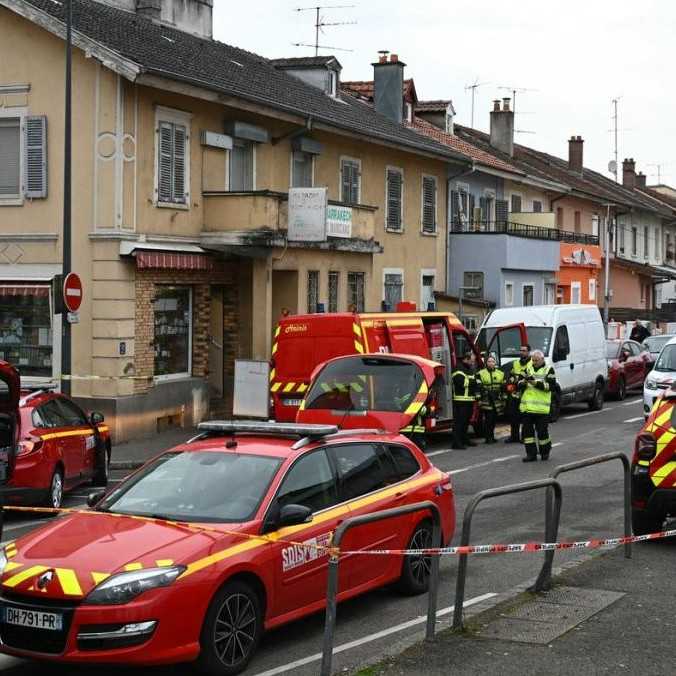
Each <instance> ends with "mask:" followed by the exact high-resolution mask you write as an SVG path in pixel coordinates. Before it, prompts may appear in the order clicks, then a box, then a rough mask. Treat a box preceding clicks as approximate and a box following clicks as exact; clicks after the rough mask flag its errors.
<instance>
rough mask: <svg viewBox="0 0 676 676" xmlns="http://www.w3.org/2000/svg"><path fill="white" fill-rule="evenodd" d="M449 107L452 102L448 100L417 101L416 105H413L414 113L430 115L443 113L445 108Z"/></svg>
mask: <svg viewBox="0 0 676 676" xmlns="http://www.w3.org/2000/svg"><path fill="white" fill-rule="evenodd" d="M449 105H452V102H451V100H450V99H448V100H444V99H437V100H435V101H418V103H416V104H415V111H416V112H420V113H425V112H427V113H432V112H440V113H445V112H446V108H448V106H449Z"/></svg>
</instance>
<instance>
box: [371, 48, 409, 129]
mask: <svg viewBox="0 0 676 676" xmlns="http://www.w3.org/2000/svg"><path fill="white" fill-rule="evenodd" d="M371 65H372V66H373V98H374V103H375V107H376V110H377V111H378V112H379V113H380V114H381V115H384V116H385V117H388V118H389V119H390V120H392V122H396V123H397V124H401V123H402V121H403V119H404V67H405V66H406V64H405V63H404V62H403V61H399V56H398V55H397V54H391V55H390V58H389V60H388V58H387V52H380V57H379V59H378V62H377V63H373V64H371Z"/></svg>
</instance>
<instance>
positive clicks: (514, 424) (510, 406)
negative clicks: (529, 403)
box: [507, 397, 521, 441]
mask: <svg viewBox="0 0 676 676" xmlns="http://www.w3.org/2000/svg"><path fill="white" fill-rule="evenodd" d="M520 403H521V402H520V401H519V399H518V398H517V397H509V398H508V399H507V419H508V420H509V425H510V427H511V430H510V434H509V438H510V439H511V440H512V441H521V435H520V434H519V427H520V425H521V413H519V404H520Z"/></svg>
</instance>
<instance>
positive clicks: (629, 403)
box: [620, 399, 643, 406]
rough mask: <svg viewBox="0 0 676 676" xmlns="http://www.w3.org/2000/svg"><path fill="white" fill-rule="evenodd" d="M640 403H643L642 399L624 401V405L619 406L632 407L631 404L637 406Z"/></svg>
mask: <svg viewBox="0 0 676 676" xmlns="http://www.w3.org/2000/svg"><path fill="white" fill-rule="evenodd" d="M640 401H643V399H632V400H631V401H625V402H624V404H620V405H621V406H632V405H633V404H638V403H639V402H640Z"/></svg>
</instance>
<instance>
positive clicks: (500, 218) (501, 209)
mask: <svg viewBox="0 0 676 676" xmlns="http://www.w3.org/2000/svg"><path fill="white" fill-rule="evenodd" d="M508 217H509V205H508V203H507V200H495V221H496V223H500V224H502V225H504V224H505V223H507V219H508Z"/></svg>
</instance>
